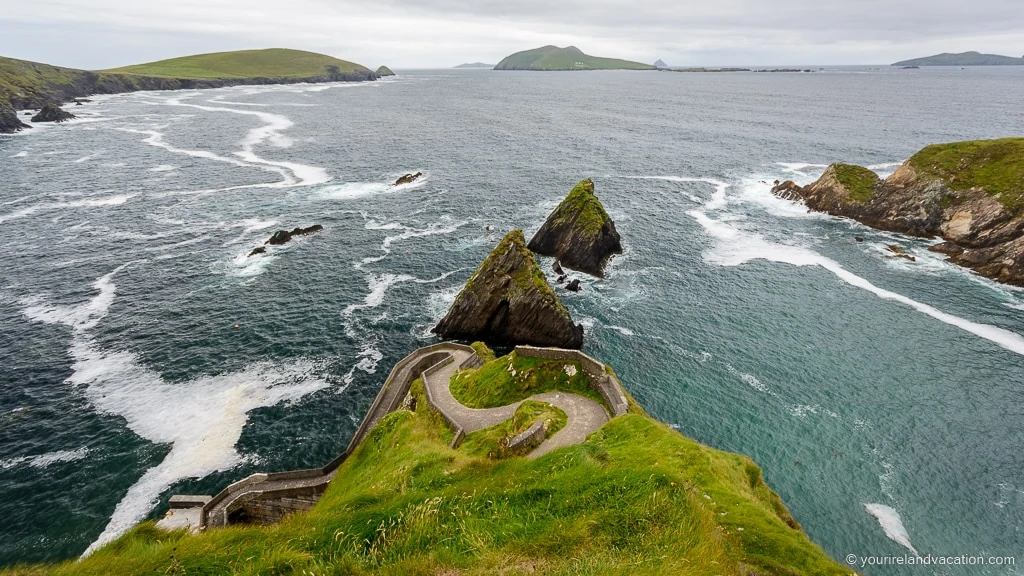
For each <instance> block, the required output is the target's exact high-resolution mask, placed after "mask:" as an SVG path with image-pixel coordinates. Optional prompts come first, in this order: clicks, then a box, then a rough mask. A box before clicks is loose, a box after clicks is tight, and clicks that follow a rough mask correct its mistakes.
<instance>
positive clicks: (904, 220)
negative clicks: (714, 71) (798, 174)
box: [773, 138, 1024, 286]
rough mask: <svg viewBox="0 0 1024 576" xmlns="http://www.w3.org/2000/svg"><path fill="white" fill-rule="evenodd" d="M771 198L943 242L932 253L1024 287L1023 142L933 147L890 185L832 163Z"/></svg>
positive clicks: (860, 169)
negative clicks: (808, 180)
mask: <svg viewBox="0 0 1024 576" xmlns="http://www.w3.org/2000/svg"><path fill="white" fill-rule="evenodd" d="M773 192H774V193H776V195H778V196H780V197H784V198H788V199H800V200H803V201H804V202H805V203H806V204H807V207H808V208H810V209H812V210H817V211H820V212H827V213H829V214H833V215H836V216H845V217H848V218H853V219H854V220H857V221H858V222H861V223H863V224H867V225H868V226H871V227H873V228H878V229H881V230H888V231H892V232H900V233H903V234H910V235H913V236H922V237H935V236H938V237H941V238H942V239H943V240H945V242H943V243H941V244H938V245H936V246H933V247H932V248H931V250H933V251H935V252H940V253H943V254H946V255H948V256H949V258H950V260H951V261H952V262H955V263H957V264H960V265H962V266H966V267H968V268H971V269H973V270H975V271H976V272H978V273H979V274H981V275H982V276H986V277H988V278H992V279H993V280H998V281H999V282H1005V283H1007V284H1014V285H1017V286H1024V138H1003V139H999V140H976V141H969V142H955V143H952V144H937V145H933V146H928V147H926V148H924V149H922V150H921V151H920V152H918V153H917V154H914V155H913V156H912V157H911V158H910V159H909V160H907V161H906V162H904V163H903V165H902V166H900V167H899V168H898V169H897V170H896V172H894V173H893V174H892V175H891V176H889V177H888V178H886V179H884V180H883V179H881V178H879V177H878V175H876V174H875V173H874V172H872V171H871V170H869V169H867V168H863V167H861V166H853V165H849V164H833V165H831V166H829V167H828V169H826V170H825V173H824V174H822V176H821V178H819V179H818V180H817V181H816V182H814V183H812V184H810V185H808V186H804V187H800V186H796V185H795V184H793V183H792V182H784V183H782V184H780V185H777V186H776V187H775V188H774V189H773Z"/></svg>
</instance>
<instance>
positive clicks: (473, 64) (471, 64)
mask: <svg viewBox="0 0 1024 576" xmlns="http://www.w3.org/2000/svg"><path fill="white" fill-rule="evenodd" d="M454 68H494V64H485V63H483V62H468V63H466V64H459V65H458V66H454Z"/></svg>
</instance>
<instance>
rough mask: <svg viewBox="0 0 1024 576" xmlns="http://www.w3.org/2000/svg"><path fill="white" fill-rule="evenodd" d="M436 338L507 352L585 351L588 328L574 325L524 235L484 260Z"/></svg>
mask: <svg viewBox="0 0 1024 576" xmlns="http://www.w3.org/2000/svg"><path fill="white" fill-rule="evenodd" d="M433 332H434V333H435V334H437V335H439V336H441V337H442V338H452V339H458V340H467V341H475V340H482V341H484V342H487V343H490V344H495V345H501V346H509V345H516V344H530V345H534V346H557V347H560V348H573V349H579V348H580V347H581V346H582V345H583V326H579V325H575V324H573V322H572V318H571V317H570V316H569V311H568V310H566V308H565V306H563V305H562V303H561V301H559V299H558V296H557V295H556V294H555V292H554V290H552V289H551V286H550V285H549V284H548V282H547V279H546V278H545V277H544V273H543V272H542V271H541V270H540V267H538V266H537V261H536V259H535V258H534V255H533V253H532V252H530V251H529V250H528V249H527V248H526V239H525V238H524V237H523V232H522V230H513V231H511V232H509V233H508V234H507V235H506V236H505V238H504V239H503V240H502V241H501V242H500V243H499V244H498V246H497V247H496V248H495V249H494V251H492V252H491V254H490V255H489V256H488V257H487V259H486V260H484V262H483V264H481V265H480V268H478V269H477V271H476V272H475V273H474V274H473V276H472V277H470V279H469V281H468V282H466V286H465V287H464V288H463V289H462V291H461V292H460V293H459V295H458V296H457V297H456V298H455V302H453V303H452V306H451V308H450V309H449V310H448V314H447V315H445V317H444V318H443V319H442V320H441V321H440V322H439V323H438V324H437V326H435V327H434V329H433Z"/></svg>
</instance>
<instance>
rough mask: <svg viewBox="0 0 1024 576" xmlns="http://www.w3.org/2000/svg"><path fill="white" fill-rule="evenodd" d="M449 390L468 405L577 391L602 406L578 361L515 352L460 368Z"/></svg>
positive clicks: (485, 405) (492, 405)
mask: <svg viewBox="0 0 1024 576" xmlns="http://www.w3.org/2000/svg"><path fill="white" fill-rule="evenodd" d="M567 365H568V366H573V367H574V368H575V369H576V374H575V375H574V376H569V375H568V374H567V373H566V371H565V367H566V366H567ZM512 370H515V375H513V374H512ZM450 389H451V391H452V396H454V397H455V399H456V400H458V401H459V402H461V403H462V404H463V405H465V406H468V407H470V408H497V407H499V406H507V405H508V404H512V403H513V402H518V401H520V400H523V399H525V398H529V397H530V396H533V395H534V394H543V393H544V392H555V391H562V392H571V393H573V394H579V395H580V396H583V397H586V398H590V399H591V400H594V401H595V402H597V403H599V404H601V405H602V406H604V400H603V399H602V398H601V395H600V394H598V393H597V392H596V391H595V390H594V389H593V388H591V387H590V379H589V378H588V377H587V375H586V373H585V372H584V371H583V366H582V365H580V363H579V361H576V360H573V361H566V360H544V359H541V358H526V357H522V356H519V355H518V354H516V353H515V352H512V353H511V354H508V355H506V356H502V357H501V358H498V359H496V360H492V361H490V362H487V363H486V364H484V365H483V366H481V367H480V368H476V369H470V370H462V371H460V372H459V373H457V374H456V375H455V376H453V377H452V380H451V387H450Z"/></svg>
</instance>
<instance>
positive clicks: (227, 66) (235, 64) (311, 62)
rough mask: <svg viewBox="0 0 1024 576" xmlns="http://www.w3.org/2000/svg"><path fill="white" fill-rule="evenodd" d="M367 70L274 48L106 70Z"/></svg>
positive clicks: (270, 74)
mask: <svg viewBox="0 0 1024 576" xmlns="http://www.w3.org/2000/svg"><path fill="white" fill-rule="evenodd" d="M366 70H368V69H367V68H365V67H364V66H360V65H359V64H355V63H352V62H348V61H345V60H339V59H337V58H333V57H331V56H327V55H324V54H317V53H315V52H306V51H303V50H289V49H285V48H271V49H268V50H239V51H235V52H216V53H212V54H197V55H194V56H183V57H181V58H171V59H169V60H161V61H159V62H150V63H147V64H136V65H133V66H124V67H122V68H114V69H111V70H105V71H104V72H107V73H117V74H135V75H139V76H149V77H154V78H177V79H189V80H212V79H218V80H219V79H231V78H309V77H314V76H320V75H324V74H332V73H333V74H339V73H346V72H355V71H366Z"/></svg>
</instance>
